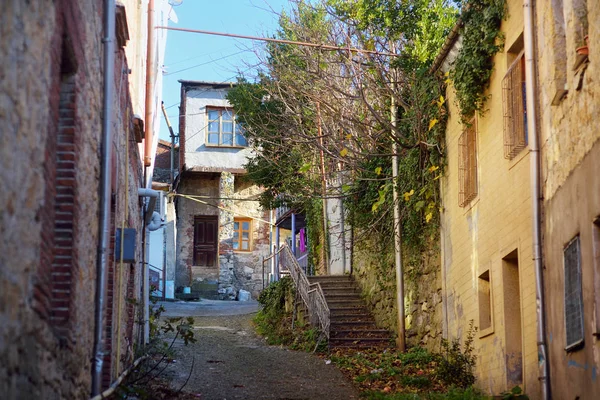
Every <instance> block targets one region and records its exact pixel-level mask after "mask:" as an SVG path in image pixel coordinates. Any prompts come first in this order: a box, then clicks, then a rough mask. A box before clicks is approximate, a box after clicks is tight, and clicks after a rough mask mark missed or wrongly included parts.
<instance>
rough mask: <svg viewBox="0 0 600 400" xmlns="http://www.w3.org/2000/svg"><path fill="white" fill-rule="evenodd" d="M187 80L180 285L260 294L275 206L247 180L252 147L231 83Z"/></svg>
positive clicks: (223, 293) (225, 294)
mask: <svg viewBox="0 0 600 400" xmlns="http://www.w3.org/2000/svg"><path fill="white" fill-rule="evenodd" d="M180 82H181V108H180V110H181V111H180V119H179V135H180V152H179V157H180V165H181V171H180V174H181V175H180V178H179V183H178V186H177V189H176V190H177V194H178V196H177V200H176V201H177V205H176V209H177V275H176V282H175V286H176V289H177V288H179V289H180V290H183V288H184V287H191V291H192V292H193V293H198V294H201V295H202V296H211V295H212V296H216V295H217V294H218V296H219V297H220V298H228V299H233V298H236V296H237V295H238V293H239V291H240V290H241V289H243V290H246V291H249V292H251V293H252V295H253V296H254V297H256V296H258V293H259V291H260V290H262V288H263V279H264V275H263V270H262V257H265V258H266V257H267V256H268V254H269V233H270V229H269V226H270V225H269V222H268V218H269V212H267V211H263V210H261V209H260V208H259V205H258V202H257V201H253V199H256V198H257V196H258V194H259V193H260V188H258V187H257V186H255V185H252V184H251V183H249V182H246V181H244V179H243V176H244V174H245V172H246V171H245V170H244V168H243V165H244V164H245V162H246V158H247V157H248V156H252V154H253V149H252V148H251V147H249V146H248V143H247V141H246V138H245V137H244V136H243V134H242V133H243V132H242V128H241V126H240V125H239V124H238V123H237V122H236V120H235V114H234V113H233V109H232V108H231V106H230V105H229V102H228V101H227V99H226V95H227V91H228V88H229V87H231V85H232V84H231V83H211V82H198V81H180ZM267 272H268V271H265V274H266V273H267ZM265 276H266V275H265Z"/></svg>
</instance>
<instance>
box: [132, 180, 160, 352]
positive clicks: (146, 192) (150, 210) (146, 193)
mask: <svg viewBox="0 0 600 400" xmlns="http://www.w3.org/2000/svg"><path fill="white" fill-rule="evenodd" d="M138 196H140V197H148V199H149V201H148V205H147V206H146V210H145V217H144V234H145V232H146V228H147V229H148V230H149V231H154V230H156V229H158V228H160V226H161V224H160V222H158V221H156V217H155V216H154V214H156V216H157V217H158V220H159V221H160V215H159V214H158V213H157V212H154V206H155V204H156V200H157V199H158V192H157V191H156V190H152V189H146V188H138ZM161 222H162V221H161ZM157 224H158V226H157ZM148 244H149V243H148V240H145V241H144V245H143V250H142V251H143V252H144V254H146V253H147V250H148V249H147V247H148ZM142 265H143V268H144V272H143V274H142V293H143V298H142V308H143V310H144V344H146V343H148V342H149V341H150V308H149V307H150V304H149V300H150V287H149V285H150V283H149V281H148V280H149V276H148V275H149V273H148V268H150V267H149V265H148V263H147V262H145V260H144V261H143V262H142Z"/></svg>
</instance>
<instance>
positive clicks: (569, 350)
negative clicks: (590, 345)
mask: <svg viewBox="0 0 600 400" xmlns="http://www.w3.org/2000/svg"><path fill="white" fill-rule="evenodd" d="M584 344H585V341H584V340H583V339H581V340H578V341H577V342H575V343H573V344H570V345H568V346H567V347H565V351H566V352H567V353H573V352H576V351H577V350H581V349H583V346H584Z"/></svg>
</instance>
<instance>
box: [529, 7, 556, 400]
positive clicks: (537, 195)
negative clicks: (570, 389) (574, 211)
mask: <svg viewBox="0 0 600 400" xmlns="http://www.w3.org/2000/svg"><path fill="white" fill-rule="evenodd" d="M533 3H534V1H533V0H523V10H524V18H523V22H524V25H525V26H524V32H523V37H524V39H525V76H526V77H527V79H526V81H525V92H526V96H527V99H526V101H527V110H529V117H528V118H527V131H528V133H529V135H530V136H529V146H530V148H531V149H530V152H531V159H530V161H531V201H532V205H533V209H532V211H533V262H534V266H535V296H536V304H537V307H536V312H537V320H538V325H537V345H538V359H539V368H540V378H539V380H540V382H541V385H542V399H544V400H548V399H550V398H551V394H550V374H549V365H548V353H547V349H546V312H545V308H544V306H545V304H544V303H545V302H544V282H543V278H544V277H543V260H542V229H541V224H542V221H541V190H540V182H541V179H540V149H539V135H538V133H539V132H538V130H537V129H538V128H537V110H536V105H537V99H536V91H535V88H536V82H535V78H536V75H535V64H534V59H535V58H534V56H535V48H534V37H533V35H534V29H533Z"/></svg>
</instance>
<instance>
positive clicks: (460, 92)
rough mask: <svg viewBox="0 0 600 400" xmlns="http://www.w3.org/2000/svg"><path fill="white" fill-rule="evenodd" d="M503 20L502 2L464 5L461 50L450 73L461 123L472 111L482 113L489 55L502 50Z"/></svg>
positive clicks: (483, 0) (472, 1)
mask: <svg viewBox="0 0 600 400" xmlns="http://www.w3.org/2000/svg"><path fill="white" fill-rule="evenodd" d="M506 17H507V6H506V0H469V1H467V2H466V3H465V4H464V7H463V12H462V14H461V20H462V23H463V27H462V30H461V36H462V47H461V49H460V51H459V53H458V56H457V58H456V60H455V62H454V66H453V68H452V70H451V71H450V79H451V80H452V82H453V84H454V89H455V90H456V97H457V102H458V106H459V108H460V113H461V120H462V122H463V123H466V122H467V121H469V120H470V119H471V118H472V117H473V116H474V115H475V113H476V112H478V113H483V112H484V111H485V101H486V100H487V98H488V96H486V95H485V91H486V89H487V88H488V86H489V82H490V77H491V76H492V71H493V69H494V62H493V56H494V55H495V54H496V53H498V52H499V51H501V50H502V49H503V47H504V34H503V33H502V31H501V30H500V25H501V23H502V20H503V19H505V18H506Z"/></svg>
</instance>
